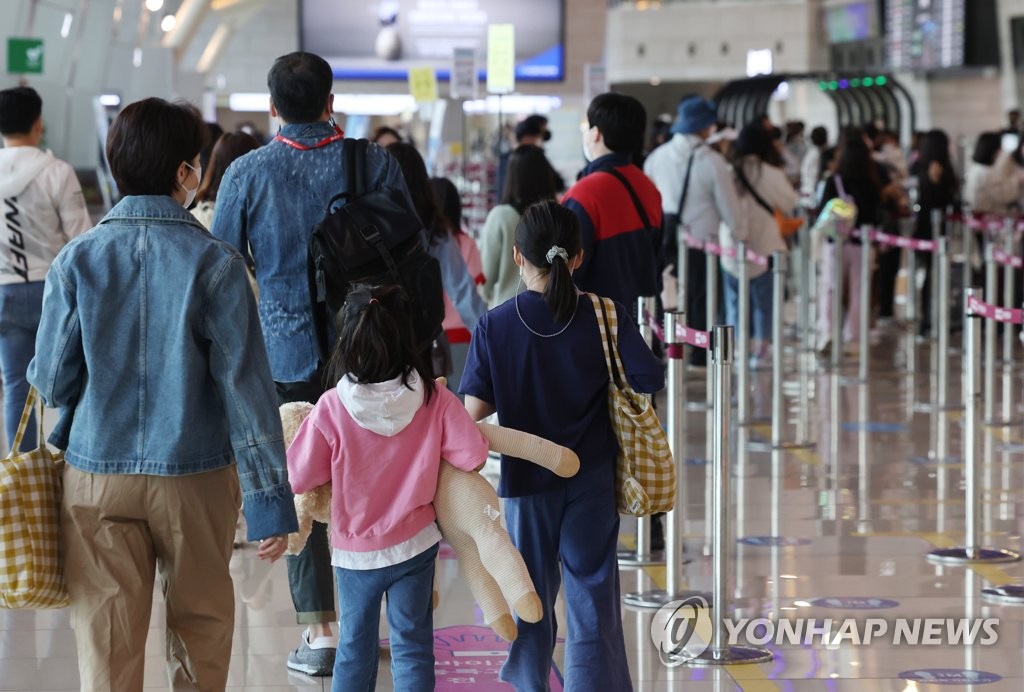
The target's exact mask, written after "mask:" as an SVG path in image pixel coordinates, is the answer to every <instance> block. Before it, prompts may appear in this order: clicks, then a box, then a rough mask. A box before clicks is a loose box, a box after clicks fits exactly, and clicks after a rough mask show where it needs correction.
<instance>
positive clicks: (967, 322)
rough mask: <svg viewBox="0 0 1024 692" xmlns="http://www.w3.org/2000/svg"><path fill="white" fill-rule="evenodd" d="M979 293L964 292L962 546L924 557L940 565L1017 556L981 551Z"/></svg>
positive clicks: (1008, 559) (1013, 559) (1008, 552)
mask: <svg viewBox="0 0 1024 692" xmlns="http://www.w3.org/2000/svg"><path fill="white" fill-rule="evenodd" d="M979 296H980V291H978V290H977V289H975V288H968V289H965V291H964V330H966V331H968V335H967V342H966V343H967V350H966V351H964V358H963V363H964V397H963V398H964V402H965V404H966V411H965V412H964V440H963V445H964V474H965V475H966V477H967V478H966V481H967V482H966V486H967V488H966V506H965V523H966V526H965V529H966V530H965V533H966V537H965V545H964V546H963V547H959V548H939V549H936V550H933V551H931V552H930V553H928V560H929V561H931V562H937V563H940V564H964V563H970V562H989V563H996V562H1016V561H1017V560H1020V555H1019V554H1017V553H1015V552H1013V551H1012V550H1004V549H1000V548H983V547H981V530H980V527H981V498H980V491H981V488H980V487H979V486H978V415H979V413H980V412H979V411H978V407H979V404H980V403H981V387H980V385H981V382H980V378H979V372H978V371H979V369H980V368H979V365H980V363H979V358H980V356H981V329H982V326H983V325H982V324H981V320H982V319H983V315H982V312H980V311H979V310H978V306H977V304H976V303H977V301H978V299H979Z"/></svg>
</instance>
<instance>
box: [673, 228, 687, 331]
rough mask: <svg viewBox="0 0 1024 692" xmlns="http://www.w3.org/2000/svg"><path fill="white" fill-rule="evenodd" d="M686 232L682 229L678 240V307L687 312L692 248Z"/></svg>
mask: <svg viewBox="0 0 1024 692" xmlns="http://www.w3.org/2000/svg"><path fill="white" fill-rule="evenodd" d="M686 236H687V234H686V232H685V231H681V232H680V233H679V236H678V238H677V242H676V308H677V309H679V310H682V311H683V312H686V307H687V306H686V274H687V271H688V270H689V264H690V263H689V258H690V248H689V246H688V245H687V244H686Z"/></svg>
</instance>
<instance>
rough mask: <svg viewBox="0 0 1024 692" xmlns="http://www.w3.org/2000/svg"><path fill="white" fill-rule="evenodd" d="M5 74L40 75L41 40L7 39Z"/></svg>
mask: <svg viewBox="0 0 1024 692" xmlns="http://www.w3.org/2000/svg"><path fill="white" fill-rule="evenodd" d="M7 73H8V74H42V73H43V39H41V38H9V39H7Z"/></svg>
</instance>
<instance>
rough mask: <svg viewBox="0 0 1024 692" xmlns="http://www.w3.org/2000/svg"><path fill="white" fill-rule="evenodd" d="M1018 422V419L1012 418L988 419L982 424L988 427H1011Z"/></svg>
mask: <svg viewBox="0 0 1024 692" xmlns="http://www.w3.org/2000/svg"><path fill="white" fill-rule="evenodd" d="M1016 424H1017V421H1012V420H987V421H983V422H982V426H984V427H986V428H1009V427H1010V426H1012V425H1016Z"/></svg>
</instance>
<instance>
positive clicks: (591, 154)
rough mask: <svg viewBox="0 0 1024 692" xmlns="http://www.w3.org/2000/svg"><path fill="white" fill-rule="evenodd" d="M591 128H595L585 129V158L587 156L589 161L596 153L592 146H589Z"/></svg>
mask: <svg viewBox="0 0 1024 692" xmlns="http://www.w3.org/2000/svg"><path fill="white" fill-rule="evenodd" d="M591 129H593V128H589V129H586V130H584V131H583V158H585V159H586V160H587V161H588V162H589V161H593V160H594V154H593V153H591V151H590V147H589V146H587V140H588V139H590V130H591Z"/></svg>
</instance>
